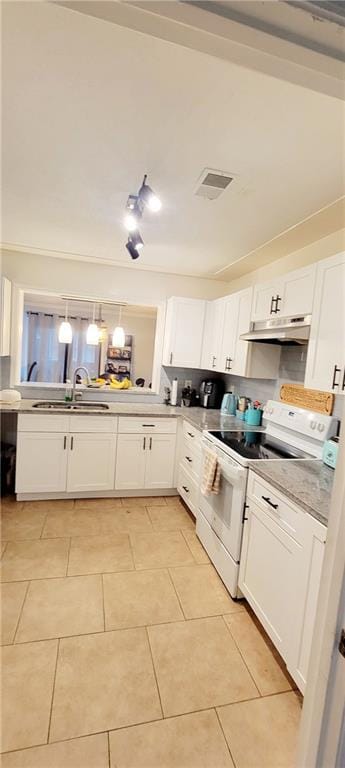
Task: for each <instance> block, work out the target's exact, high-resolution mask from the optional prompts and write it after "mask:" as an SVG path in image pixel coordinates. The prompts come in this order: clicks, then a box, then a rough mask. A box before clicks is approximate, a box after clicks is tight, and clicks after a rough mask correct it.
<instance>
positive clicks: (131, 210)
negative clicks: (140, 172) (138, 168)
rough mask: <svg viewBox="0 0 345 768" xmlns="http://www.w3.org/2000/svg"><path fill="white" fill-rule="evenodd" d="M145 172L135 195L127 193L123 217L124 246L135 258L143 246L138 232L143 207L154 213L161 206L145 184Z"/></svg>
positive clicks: (157, 198)
mask: <svg viewBox="0 0 345 768" xmlns="http://www.w3.org/2000/svg"><path fill="white" fill-rule="evenodd" d="M146 179H147V174H146V173H145V176H144V178H143V183H142V185H141V187H140V189H139V192H138V194H137V195H129V197H128V199H127V203H126V212H125V218H124V225H125V228H126V229H127V232H129V233H130V234H129V235H128V242H127V243H126V248H127V250H128V253H129V254H130V256H131V258H132V259H137V258H138V256H139V253H138V250H139V249H140V248H142V247H143V245H144V241H143V240H142V238H141V236H140V234H139V232H138V227H139V221H140V219H141V218H142V215H143V213H144V210H145V208H148V209H149V210H150V211H152V212H154V213H156V212H157V211H159V210H160V209H161V207H162V203H161V201H160V199H159V197H157V195H155V193H154V192H153V190H152V189H151V187H149V185H148V184H146Z"/></svg>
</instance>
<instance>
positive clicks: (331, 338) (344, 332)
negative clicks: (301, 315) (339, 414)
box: [305, 254, 345, 395]
mask: <svg viewBox="0 0 345 768" xmlns="http://www.w3.org/2000/svg"><path fill="white" fill-rule="evenodd" d="M344 285H345V254H339V255H337V256H334V257H331V258H330V259H325V261H321V262H320V263H319V264H318V265H317V277H316V287H315V296H314V304H313V315H312V323H311V329H310V339H309V345H308V354H307V367H306V376H305V386H306V387H311V388H312V389H323V390H326V391H327V390H328V391H329V392H334V394H336V395H337V394H344V393H345V290H344Z"/></svg>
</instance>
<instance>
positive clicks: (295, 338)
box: [240, 315, 311, 346]
mask: <svg viewBox="0 0 345 768" xmlns="http://www.w3.org/2000/svg"><path fill="white" fill-rule="evenodd" d="M310 323H311V315H299V316H295V317H274V318H271V319H270V320H259V321H257V322H253V323H251V324H250V331H249V333H243V334H242V335H241V336H240V339H242V341H255V342H261V343H262V344H280V345H284V344H286V345H291V346H294V345H298V344H308V340H309V332H310Z"/></svg>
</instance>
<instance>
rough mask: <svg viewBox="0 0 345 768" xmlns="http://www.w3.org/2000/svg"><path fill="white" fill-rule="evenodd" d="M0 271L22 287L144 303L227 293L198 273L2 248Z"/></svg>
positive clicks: (223, 288) (207, 297)
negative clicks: (125, 265) (53, 256)
mask: <svg viewBox="0 0 345 768" xmlns="http://www.w3.org/2000/svg"><path fill="white" fill-rule="evenodd" d="M2 273H3V274H4V275H6V277H8V278H9V279H10V280H12V282H14V283H18V284H21V285H22V286H25V287H26V288H31V289H34V288H36V289H39V290H47V291H56V292H61V293H70V294H71V293H75V294H76V295H78V294H79V295H85V296H92V297H97V298H104V299H126V300H130V301H131V302H133V303H135V302H136V301H138V302H143V301H145V302H146V301H147V303H148V304H150V303H156V302H160V301H164V300H165V299H167V298H168V297H169V296H190V297H192V298H202V299H205V298H206V299H213V298H217V297H218V296H223V295H224V294H226V293H227V283H226V282H222V281H219V280H208V279H204V278H199V277H185V276H183V275H174V274H170V273H166V274H165V273H163V272H148V271H145V270H142V269H140V266H139V265H138V267H137V266H135V267H133V268H132V269H126V268H125V267H124V268H122V267H111V266H108V265H106V264H95V263H93V262H91V263H90V262H86V261H73V260H72V259H58V258H52V257H50V256H38V255H33V254H28V253H20V252H17V251H5V250H4V251H3V252H2Z"/></svg>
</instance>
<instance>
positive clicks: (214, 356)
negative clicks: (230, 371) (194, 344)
mask: <svg viewBox="0 0 345 768" xmlns="http://www.w3.org/2000/svg"><path fill="white" fill-rule="evenodd" d="M224 305H225V302H224V299H217V300H216V301H209V302H207V307H206V314H205V326H204V336H203V345H202V355H201V368H204V369H206V370H209V371H212V370H220V367H221V345H222V333H223V323H224Z"/></svg>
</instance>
